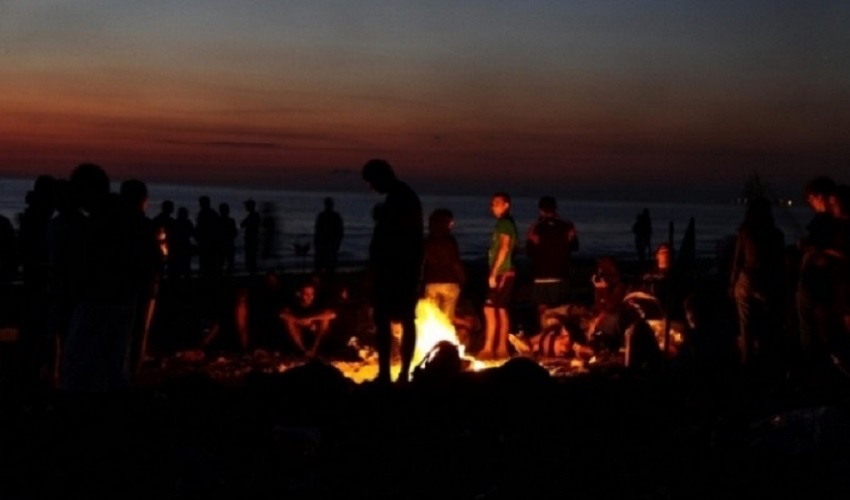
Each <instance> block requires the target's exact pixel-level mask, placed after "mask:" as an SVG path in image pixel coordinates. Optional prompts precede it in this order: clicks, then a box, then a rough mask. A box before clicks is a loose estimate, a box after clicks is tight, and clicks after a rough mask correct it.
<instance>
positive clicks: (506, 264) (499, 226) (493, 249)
mask: <svg viewBox="0 0 850 500" xmlns="http://www.w3.org/2000/svg"><path fill="white" fill-rule="evenodd" d="M503 234H506V235H508V236H509V237H510V239H511V242H510V245H509V247H508V254H507V255H506V256H505V260H504V261H502V265H501V266H500V267H499V269H497V270H496V274H502V273H506V272H508V271H510V270H512V269H513V268H514V265H513V259H512V257H513V253H514V246H515V245H516V241H517V230H516V224H514V220H513V219H512V218H511V217H510V216H505V217H502V218H500V219H498V220H497V221H496V227H495V229H494V230H493V240H492V241H491V242H490V250H489V251H488V252H487V262H488V263H489V264H490V268H491V269H492V267H493V263H494V262H496V256H497V255H499V242H500V240H501V235H503Z"/></svg>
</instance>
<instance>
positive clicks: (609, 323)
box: [588, 257, 628, 349]
mask: <svg viewBox="0 0 850 500" xmlns="http://www.w3.org/2000/svg"><path fill="white" fill-rule="evenodd" d="M591 282H592V284H593V288H594V295H593V318H592V319H591V321H590V325H589V328H588V334H590V336H591V337H590V340H592V341H594V342H595V343H597V344H601V345H600V347H607V348H609V349H617V348H619V347H620V346H621V345H622V342H623V326H624V323H625V322H626V321H624V317H623V313H624V311H625V308H624V304H623V299H624V298H625V297H626V293H627V291H628V289H627V287H626V284H625V283H624V282H623V279H622V275H621V274H620V269H619V267H618V266H617V263H616V262H615V261H614V259H612V258H611V257H602V258H600V259H599V260H597V262H596V271H595V272H594V274H593V276H591Z"/></svg>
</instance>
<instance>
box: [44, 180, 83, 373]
mask: <svg viewBox="0 0 850 500" xmlns="http://www.w3.org/2000/svg"><path fill="white" fill-rule="evenodd" d="M84 223H85V216H84V214H83V213H82V212H81V211H80V210H79V207H78V206H77V200H76V197H75V193H74V192H73V189H72V186H71V183H70V182H69V181H67V180H64V179H63V180H59V181H57V183H56V215H55V216H54V217H53V218H52V219H51V220H50V224H49V225H48V226H47V247H48V262H49V271H48V294H49V297H50V313H49V315H48V323H49V328H48V334H49V335H48V343H47V354H46V358H47V363H48V366H49V367H50V371H51V373H52V379H53V385H54V387H55V386H57V384H58V382H59V360H60V359H61V352H62V345H63V344H64V342H65V338H66V336H67V332H68V325H69V323H70V320H71V313H72V312H73V310H74V307H75V306H76V305H77V302H78V301H79V300H80V289H81V287H82V280H83V278H84V276H83V274H82V271H83V269H82V266H80V265H79V264H80V262H82V258H83V257H82V252H83V241H82V239H81V237H82V234H83V231H82V225H83V224H84Z"/></svg>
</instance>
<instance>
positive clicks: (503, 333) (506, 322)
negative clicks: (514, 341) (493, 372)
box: [496, 307, 510, 359]
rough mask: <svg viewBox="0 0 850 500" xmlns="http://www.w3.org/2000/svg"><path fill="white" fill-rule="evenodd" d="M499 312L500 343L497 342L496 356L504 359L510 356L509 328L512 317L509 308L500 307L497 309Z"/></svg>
mask: <svg viewBox="0 0 850 500" xmlns="http://www.w3.org/2000/svg"><path fill="white" fill-rule="evenodd" d="M497 312H498V314H499V321H498V334H497V335H498V337H497V338H498V343H497V344H496V357H497V358H499V359H504V358H507V357H509V356H510V354H509V353H508V329H509V326H510V318H508V310H507V309H505V308H502V307H500V308H499V309H497Z"/></svg>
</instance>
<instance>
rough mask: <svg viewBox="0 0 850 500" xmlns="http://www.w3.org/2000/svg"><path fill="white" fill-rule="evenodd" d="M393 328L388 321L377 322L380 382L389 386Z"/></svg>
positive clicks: (376, 344)
mask: <svg viewBox="0 0 850 500" xmlns="http://www.w3.org/2000/svg"><path fill="white" fill-rule="evenodd" d="M392 338H393V337H392V328H391V327H390V321H389V320H386V319H381V320H378V319H376V320H375V347H376V348H377V349H378V379H377V380H378V382H381V383H386V384H389V383H390V381H391V380H392V377H391V375H390V356H391V354H392V352H391V350H392Z"/></svg>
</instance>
